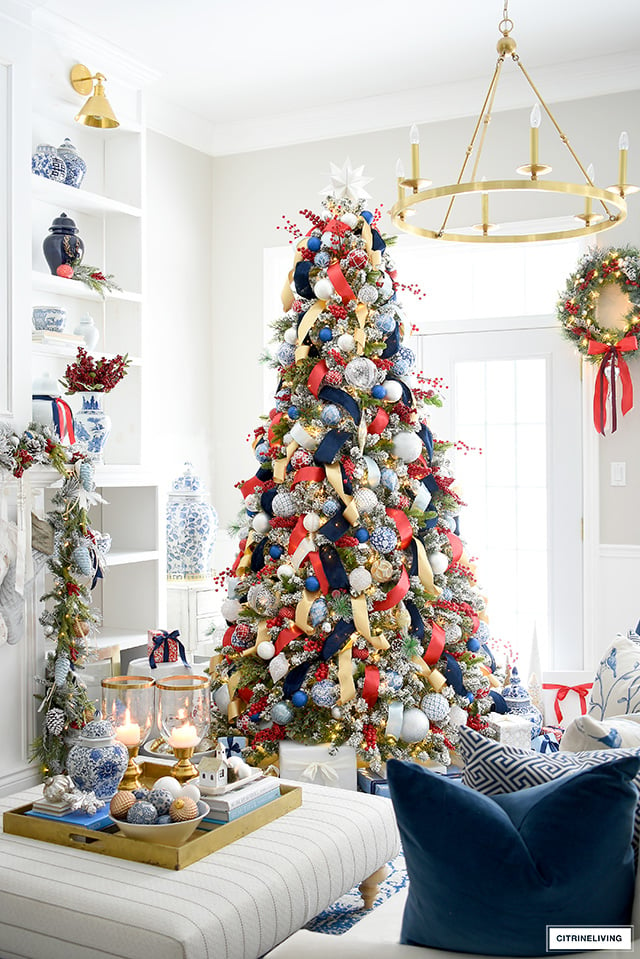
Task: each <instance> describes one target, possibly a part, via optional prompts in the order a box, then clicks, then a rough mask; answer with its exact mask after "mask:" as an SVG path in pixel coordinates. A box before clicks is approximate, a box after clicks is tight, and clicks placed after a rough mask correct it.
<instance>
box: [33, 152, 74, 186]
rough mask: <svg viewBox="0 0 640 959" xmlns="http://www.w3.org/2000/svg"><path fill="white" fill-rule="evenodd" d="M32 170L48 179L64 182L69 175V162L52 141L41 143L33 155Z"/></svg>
mask: <svg viewBox="0 0 640 959" xmlns="http://www.w3.org/2000/svg"><path fill="white" fill-rule="evenodd" d="M31 172H32V173H35V174H36V176H44V177H46V178H47V180H57V181H58V183H64V182H65V179H66V176H67V164H66V163H65V162H64V158H63V157H61V156H59V155H58V151H57V150H56V149H55V147H53V146H51V144H50V143H39V144H38V146H37V147H36V150H35V153H34V154H33V156H32V157H31Z"/></svg>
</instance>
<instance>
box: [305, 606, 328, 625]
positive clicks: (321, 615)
mask: <svg viewBox="0 0 640 959" xmlns="http://www.w3.org/2000/svg"><path fill="white" fill-rule="evenodd" d="M327 612H328V610H327V604H326V602H325V601H324V599H316V600H314V601H313V603H312V604H311V609H310V610H309V622H310V623H311V625H312V626H319V625H320V623H323V622H324V620H325V619H326V618H327Z"/></svg>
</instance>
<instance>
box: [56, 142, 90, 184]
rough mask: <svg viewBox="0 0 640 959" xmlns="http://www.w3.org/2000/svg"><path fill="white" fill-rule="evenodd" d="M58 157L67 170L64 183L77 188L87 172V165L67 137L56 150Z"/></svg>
mask: <svg viewBox="0 0 640 959" xmlns="http://www.w3.org/2000/svg"><path fill="white" fill-rule="evenodd" d="M57 153H58V156H59V157H61V159H62V160H63V161H64V163H65V166H66V168H67V172H66V176H65V179H64V182H65V183H66V184H68V185H69V186H75V187H79V186H80V184H81V183H82V181H83V180H84V175H85V173H86V172H87V164H86V163H85V161H84V160H83V159H82V157H81V156H80V154H79V153H78V151H77V150H76V148H75V147H74V145H73V143H72V142H71V140H70V139H69V137H65V138H64V140H63V142H62V143H61V144H60V146H59V147H58V150H57Z"/></svg>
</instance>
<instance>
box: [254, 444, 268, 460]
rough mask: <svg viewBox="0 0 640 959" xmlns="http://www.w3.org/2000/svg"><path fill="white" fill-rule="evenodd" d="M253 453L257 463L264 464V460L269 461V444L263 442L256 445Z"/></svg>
mask: <svg viewBox="0 0 640 959" xmlns="http://www.w3.org/2000/svg"><path fill="white" fill-rule="evenodd" d="M254 452H255V456H256V459H257V461H258V462H259V463H264V462H265V460H268V459H269V444H268V443H265V442H264V441H263V442H262V443H258V445H257V446H256V448H255V451H254Z"/></svg>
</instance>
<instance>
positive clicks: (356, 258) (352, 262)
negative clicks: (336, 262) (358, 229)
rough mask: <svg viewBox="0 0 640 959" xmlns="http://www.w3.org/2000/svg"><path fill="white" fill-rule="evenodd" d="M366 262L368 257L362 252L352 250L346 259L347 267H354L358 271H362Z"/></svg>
mask: <svg viewBox="0 0 640 959" xmlns="http://www.w3.org/2000/svg"><path fill="white" fill-rule="evenodd" d="M368 262H369V257H368V256H367V254H366V252H365V251H364V250H352V251H351V253H349V255H348V257H347V263H348V264H349V266H355V267H356V269H358V270H363V269H364V268H365V266H366V265H367V263H368Z"/></svg>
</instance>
